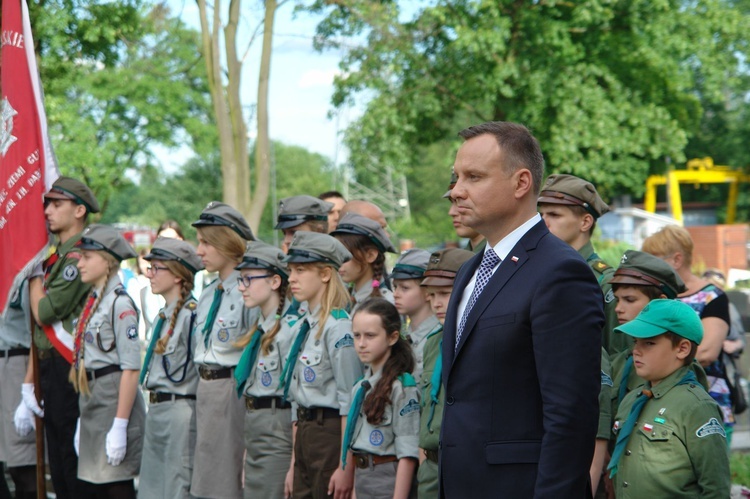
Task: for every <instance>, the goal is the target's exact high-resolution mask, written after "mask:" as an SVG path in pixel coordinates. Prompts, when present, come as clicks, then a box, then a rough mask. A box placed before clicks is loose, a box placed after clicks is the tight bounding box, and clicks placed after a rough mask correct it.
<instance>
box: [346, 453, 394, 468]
mask: <svg viewBox="0 0 750 499" xmlns="http://www.w3.org/2000/svg"><path fill="white" fill-rule="evenodd" d="M396 461H398V458H397V457H396V456H393V455H390V456H378V455H376V454H354V464H355V465H356V466H357V468H359V469H363V470H364V469H367V468H369V467H370V466H377V465H379V464H385V463H393V462H396Z"/></svg>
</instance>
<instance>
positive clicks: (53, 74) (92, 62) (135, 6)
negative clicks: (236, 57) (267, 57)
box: [30, 0, 215, 207]
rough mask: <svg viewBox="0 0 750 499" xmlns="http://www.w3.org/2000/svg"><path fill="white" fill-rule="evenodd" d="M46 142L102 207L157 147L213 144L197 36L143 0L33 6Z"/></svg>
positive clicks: (201, 148)
mask: <svg viewBox="0 0 750 499" xmlns="http://www.w3.org/2000/svg"><path fill="white" fill-rule="evenodd" d="M30 11H31V21H32V29H33V30H34V34H35V42H36V44H37V54H38V55H39V60H40V73H41V79H42V82H43V85H44V90H45V99H46V109H47V117H48V122H49V130H50V135H51V138H52V144H53V147H54V148H55V152H56V154H57V159H58V162H59V165H60V169H61V171H62V172H63V173H64V174H68V175H72V176H75V177H78V178H81V179H83V180H85V181H86V182H87V183H88V184H89V185H90V186H91V187H92V189H93V190H94V192H95V193H96V195H97V198H98V199H99V201H100V204H102V206H103V207H106V206H107V204H108V200H109V198H110V197H111V196H112V194H113V193H114V192H115V191H116V190H117V189H119V188H127V187H128V181H127V180H126V175H125V173H126V172H133V171H136V172H140V171H143V170H144V169H145V168H147V167H148V166H150V165H153V163H154V161H153V152H152V151H153V147H154V146H155V145H161V146H163V147H167V148H170V147H176V146H179V145H183V144H188V145H190V146H192V147H193V149H194V150H195V151H197V152H198V153H199V154H207V153H208V151H210V150H211V149H212V144H215V131H214V130H213V128H212V127H211V126H210V120H209V118H208V116H209V113H210V100H209V98H208V94H207V88H206V83H205V81H206V79H205V66H204V65H203V64H202V63H201V61H200V56H199V54H198V51H197V46H198V38H197V37H198V35H197V33H196V32H195V31H194V30H190V29H188V28H187V27H186V26H185V25H184V24H182V22H181V21H179V20H178V19H175V18H172V17H170V13H169V11H168V9H167V8H166V7H164V6H163V5H157V6H155V7H153V8H151V9H150V10H149V8H148V7H147V5H146V4H145V3H144V2H142V1H141V0H113V1H106V2H105V1H101V0H98V1H97V0H43V1H42V3H40V4H34V3H32V4H31V5H30Z"/></svg>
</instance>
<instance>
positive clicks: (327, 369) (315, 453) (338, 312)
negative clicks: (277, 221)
mask: <svg viewBox="0 0 750 499" xmlns="http://www.w3.org/2000/svg"><path fill="white" fill-rule="evenodd" d="M349 258H351V254H350V253H349V252H348V251H347V250H346V248H345V247H344V246H343V245H342V244H341V243H340V242H338V241H337V240H336V239H334V238H333V237H331V236H329V235H327V234H319V233H313V232H306V231H299V232H297V233H295V234H294V239H293V240H292V244H291V245H290V246H289V252H288V255H287V257H286V259H285V260H286V262H287V263H288V265H289V287H290V289H291V292H292V295H293V296H294V298H295V299H297V300H298V301H299V302H305V301H306V302H307V303H308V308H307V312H306V313H305V314H304V315H303V316H302V317H301V318H300V319H299V321H298V322H297V324H296V325H295V333H294V340H293V342H292V347H291V349H290V351H289V356H288V357H287V361H286V364H285V366H284V371H283V373H282V387H283V389H284V390H285V392H284V393H285V396H287V395H288V396H289V397H291V398H293V400H294V401H295V402H296V403H297V405H298V409H297V425H296V433H295V442H294V456H293V458H292V469H293V471H292V473H291V475H292V477H293V480H292V482H293V484H288V485H287V490H286V493H287V494H288V495H291V496H292V497H295V498H314V499H317V498H320V499H323V498H328V497H329V496H330V495H334V497H336V498H348V497H349V495H350V494H351V490H352V485H353V484H352V481H353V479H354V473H353V470H352V469H351V468H349V469H346V470H344V469H343V468H341V466H340V453H341V444H342V434H343V431H344V428H345V427H346V416H347V414H348V412H349V402H350V392H351V387H352V386H353V385H354V382H355V381H356V380H357V379H358V378H359V377H360V376H361V375H362V365H361V364H360V362H359V359H358V358H357V354H356V352H355V351H354V340H353V338H352V335H351V321H350V320H349V315H348V314H347V312H346V310H345V309H346V307H347V305H348V304H349V294H348V293H347V291H346V288H345V286H344V284H343V282H342V281H341V278H340V277H339V275H338V274H337V272H336V271H337V269H338V268H339V267H340V266H341V264H342V263H344V262H345V261H346V260H348V259H349ZM290 489H291V490H290Z"/></svg>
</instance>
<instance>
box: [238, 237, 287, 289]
mask: <svg viewBox="0 0 750 499" xmlns="http://www.w3.org/2000/svg"><path fill="white" fill-rule="evenodd" d="M284 258H286V255H285V254H284V252H283V251H281V250H280V249H279V248H277V247H275V246H271V245H270V244H266V243H262V242H260V241H253V242H252V243H250V244H248V246H247V251H246V252H245V256H243V257H242V261H241V262H240V264H239V265H237V266H236V267H235V268H234V269H235V270H242V269H266V270H270V271H271V272H273V273H275V274H278V275H279V276H281V278H283V279H285V280H286V279H289V269H288V267H287V264H286V262H285V261H284Z"/></svg>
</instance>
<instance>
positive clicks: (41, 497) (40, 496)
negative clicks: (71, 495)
mask: <svg viewBox="0 0 750 499" xmlns="http://www.w3.org/2000/svg"><path fill="white" fill-rule="evenodd" d="M29 316H30V317H31V319H30V321H29V324H31V360H30V362H31V363H32V364H31V366H32V370H33V373H34V394H35V396H36V403H37V404H38V405H39V407H42V383H41V380H40V377H39V361H38V359H39V357H38V356H37V348H36V343H34V327H35V326H36V321H35V320H34V313H33V312H32V311H31V307H29ZM34 419H35V420H36V428H35V430H36V498H37V499H46V497H47V480H46V479H45V472H46V465H45V462H44V418H40V417H39V416H37V415H36V414H34Z"/></svg>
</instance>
